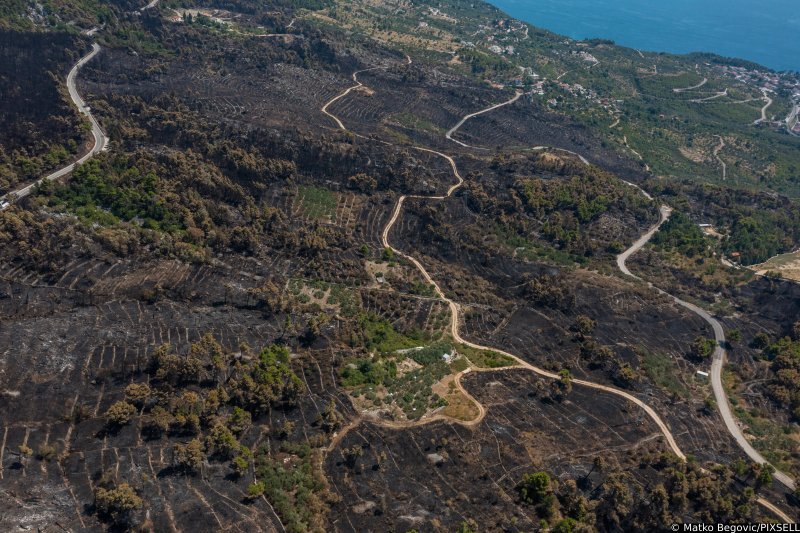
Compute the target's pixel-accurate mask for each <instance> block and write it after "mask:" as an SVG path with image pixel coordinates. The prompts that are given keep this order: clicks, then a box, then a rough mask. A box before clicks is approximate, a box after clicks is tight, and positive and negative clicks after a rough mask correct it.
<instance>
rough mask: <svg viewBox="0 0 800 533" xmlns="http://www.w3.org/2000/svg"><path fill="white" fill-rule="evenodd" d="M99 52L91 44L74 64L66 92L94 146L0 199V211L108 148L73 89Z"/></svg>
mask: <svg viewBox="0 0 800 533" xmlns="http://www.w3.org/2000/svg"><path fill="white" fill-rule="evenodd" d="M99 52H100V45H98V44H97V43H94V44H92V51H91V52H89V53H88V54H86V55H85V56H83V57H82V58H81V59H80V60H79V61H78V62H77V63H75V66H74V67H72V70H70V71H69V74H68V75H67V90H68V91H69V97H70V98H71V99H72V102H73V103H74V104H75V106H76V107H77V108H78V111H80V113H81V114H82V115H85V116H86V117H88V118H89V122H90V123H91V125H92V137H93V139H94V145H93V146H92V148H91V149H90V150H89V151H88V152H87V153H86V154H84V155H83V156H82V157H80V158H78V159H77V160H76V161H75V162H73V163H70V164H69V165H67V166H65V167H63V168H60V169H59V170H56V171H55V172H53V173H52V174H49V175H48V176H45V177H44V178H41V179H39V180H37V181H35V182H33V183H31V184H29V185H26V186H25V187H22V188H20V189H17V190H15V191H12V192H10V193H8V194H7V195H5V196H4V197H3V198H2V199H0V211H2V210H4V209H6V208H8V206H9V205H10V204H11V202H12V201H17V200H20V199H22V198H25V197H26V196H28V195H30V194H31V192H33V189H34V188H35V187H36V186H37V185H39V184H41V183H44V182H45V181H54V180H57V179H58V178H60V177H62V176H66V175H67V174H69V173H70V172H72V171H73V170H75V167H77V166H78V165H80V164H82V163H85V162H86V161H88V160H89V159H91V158H92V157H93V156H95V155H96V154H98V153H100V152H102V151H103V150H105V149H106V148H107V147H108V141H109V139H108V136H107V135H106V134H105V133H104V132H103V129H102V128H101V127H100V124H98V123H97V120H96V119H95V118H94V116H93V115H92V113H91V110H90V109H89V106H87V105H86V102H84V101H83V98H81V95H80V94H78V89H77V88H76V87H75V80H76V78H77V76H78V71H79V70H80V69H81V67H82V66H83V65H85V64H86V63H88V62H89V61H91V60H92V58H93V57H94V56H96V55H97V54H98V53H99Z"/></svg>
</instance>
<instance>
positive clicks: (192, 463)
mask: <svg viewBox="0 0 800 533" xmlns="http://www.w3.org/2000/svg"><path fill="white" fill-rule="evenodd" d="M205 458H206V456H205V453H204V450H203V443H202V442H201V441H200V439H192V440H190V441H189V442H187V443H186V444H175V446H174V447H173V448H172V463H173V465H175V467H176V468H178V469H179V470H181V471H183V472H184V473H187V474H194V473H196V472H199V471H200V469H201V468H202V467H203V461H204V460H205Z"/></svg>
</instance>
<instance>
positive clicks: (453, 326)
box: [321, 69, 686, 459]
mask: <svg viewBox="0 0 800 533" xmlns="http://www.w3.org/2000/svg"><path fill="white" fill-rule="evenodd" d="M365 70H366V69H365ZM370 70H371V69H370ZM358 72H364V71H363V70H362V71H358ZM358 72H356V73H354V74H353V81H355V82H356V85H354V86H353V87H350V88H348V89H346V90H345V91H343V92H342V93H341V94H339V95H338V96H335V97H333V98H332V99H331V100H329V101H328V102H327V103H326V104H325V105H324V106H323V107H322V108H321V110H322V112H323V113H325V114H326V115H328V116H330V117H331V118H333V119H334V120H335V122H336V124H337V125H338V126H339V128H340V129H342V130H344V131H349V130H347V128H346V127H345V126H344V124H343V123H342V121H341V120H340V119H339V118H338V117H336V116H334V115H332V114H331V113H329V112H328V111H327V109H328V107H329V106H330V105H331V104H332V103H334V102H336V101H337V100H339V99H341V98H343V97H345V96H346V95H347V94H349V93H350V92H351V91H352V90H354V89H356V88H358V87H361V86H362V84H361V82H359V81H358V78H357V75H358ZM410 148H413V149H415V150H420V151H423V152H427V153H431V154H434V155H438V156H439V157H442V158H443V159H445V160H446V161H447V162H448V163H449V164H450V167H451V170H452V172H453V176H454V177H455V178H456V182H455V183H454V184H453V185H451V186H450V188H449V189H448V190H447V192H446V193H445V194H444V195H440V196H422V195H402V196H400V198H399V199H398V200H397V203H396V204H395V208H394V211H393V212H392V216H391V217H390V219H389V220H388V222H387V223H386V225H385V226H384V228H383V231H382V233H381V243H382V244H383V246H385V247H386V248H388V249H390V250H392V251H393V252H394V253H395V254H397V255H399V256H401V257H404V258H405V259H407V260H408V261H410V262H411V263H412V264H413V265H414V266H415V267H416V268H417V270H418V271H419V272H420V274H422V277H423V278H424V279H425V281H427V282H428V283H429V284H430V285H431V286H432V287H433V288H434V291H435V292H436V294H437V296H439V298H441V299H442V301H444V302H445V303H447V305H448V306H449V308H450V334H451V336H452V337H453V340H454V341H456V342H458V343H460V344H464V345H466V346H469V347H471V348H474V349H477V350H491V351H494V352H497V353H499V354H501V355H505V356H506V357H509V358H510V359H512V360H514V361H515V362H516V363H517V365H518V366H519V367H520V368H524V369H527V370H530V371H532V372H535V373H536V374H538V375H540V376H542V377H545V378H548V379H554V380H558V379H561V376H560V375H558V374H556V373H553V372H550V371H548V370H545V369H542V368H539V367H537V366H534V365H532V364H530V363H528V362H527V361H525V360H524V359H521V358H520V357H518V356H517V355H514V354H512V353H509V352H506V351H504V350H499V349H497V348H493V347H489V346H483V345H480V344H477V343H474V342H471V341H468V340H466V339H464V338H463V337H462V336H461V334H460V333H459V327H460V310H459V305H458V304H457V303H456V302H454V301H453V300H452V299H450V298H448V297H447V296H446V295H445V293H444V291H443V290H442V288H441V287H440V286H439V284H438V283H437V282H436V281H435V280H434V279H433V278H432V277H431V275H430V274H429V273H428V271H427V270H426V269H425V267H424V266H423V265H422V263H420V262H419V261H418V260H417V259H416V258H415V257H413V256H411V255H409V254H406V253H405V252H403V251H402V250H399V249H397V248H395V247H394V246H392V244H391V242H390V240H389V233H390V232H391V230H392V228H393V227H394V225H395V224H396V222H397V221H398V219H399V218H400V216H401V214H402V211H403V204H404V203H405V201H406V200H407V199H418V200H445V199H447V198H449V197H450V196H452V195H453V193H454V192H455V191H456V190H458V189H459V188H460V187H461V185H462V184H463V183H464V178H463V177H462V176H461V174H460V172H459V170H458V166H457V165H456V162H455V160H454V159H453V158H452V157H451V156H449V155H447V154H444V153H442V152H439V151H436V150H432V149H430V148H424V147H420V146H412V147H410ZM536 148H539V149H544V148H545V147H536ZM565 151H566V152H569V151H568V150H565ZM569 153H572V154H574V155H577V156H578V157H580V159H581V160H582V161H584V162H585V163H586V164H588V161H587V160H586V159H585V158H584V157H583V156H580V155H579V154H577V153H575V152H569ZM473 371H474V370H473ZM464 373H465V372H461V373H459V374H458V375H457V376H456V380H460V379H461V377H462V376H463V375H464ZM572 383H574V384H576V385H580V386H584V387H588V388H592V389H595V390H600V391H603V392H608V393H611V394H615V395H617V396H620V397H622V398H625V399H626V400H628V401H630V402H631V403H633V404H635V405H637V406H638V407H640V408H642V409H643V410H644V411H645V412H646V413H647V415H648V416H649V417H650V418H651V419H652V420H653V422H654V423H655V424H656V426H658V428H659V430H660V431H661V433H662V434H663V435H664V438H665V439H666V441H667V444H668V445H669V447H670V449H671V450H672V451H673V453H675V455H677V456H678V457H679V458H681V459H685V458H686V455H685V454H684V453H683V452H682V451H681V449H680V447H679V446H678V444H677V443H676V442H675V438H674V436H673V435H672V432H671V431H670V429H669V427H668V426H667V424H666V423H665V422H664V421H663V420H662V419H661V417H660V416H659V415H658V413H656V412H655V410H653V408H652V407H650V406H649V405H648V404H646V403H645V402H643V401H642V400H640V399H639V398H637V397H635V396H633V395H632V394H630V393H628V392H625V391H623V390H620V389H617V388H615V387H610V386H607V385H602V384H599V383H594V382H591V381H586V380H583V379H573V380H572ZM473 400H474V399H473ZM476 403H477V402H476ZM482 412H483V410H482ZM435 419H436V417H430V418H429V419H426V421H425V423H429V422H430V421H434V420H435ZM448 420H450V421H451V422H457V423H462V424H474V423H476V422H469V423H465V422H462V421H458V420H453V419H452V418H448Z"/></svg>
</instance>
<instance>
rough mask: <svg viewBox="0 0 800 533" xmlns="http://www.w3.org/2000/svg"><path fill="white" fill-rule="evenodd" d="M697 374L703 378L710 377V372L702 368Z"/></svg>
mask: <svg viewBox="0 0 800 533" xmlns="http://www.w3.org/2000/svg"><path fill="white" fill-rule="evenodd" d="M697 375H698V376H700V377H701V378H706V379H708V372H703V371H702V370H698V371H697Z"/></svg>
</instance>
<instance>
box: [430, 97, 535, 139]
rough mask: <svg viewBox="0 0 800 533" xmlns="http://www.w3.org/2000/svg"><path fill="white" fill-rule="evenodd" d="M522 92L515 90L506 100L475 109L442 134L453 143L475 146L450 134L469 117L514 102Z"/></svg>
mask: <svg viewBox="0 0 800 533" xmlns="http://www.w3.org/2000/svg"><path fill="white" fill-rule="evenodd" d="M522 94H523V92H522V91H520V90H517V91H516V93H515V94H514V96H513V97H512V98H510V99H508V100H506V101H505V102H500V103H499V104H495V105H493V106H490V107H487V108H486V109H481V110H480V111H476V112H475V113H470V114H469V115H466V116H465V117H464V118H462V119H461V120H459V121H458V124H456V125H455V126H453V127H452V128H450V129H449V130H448V131H447V133H445V134H444V136H445V137H446V138H447V139H448V140H450V141H453V142H454V143H457V144H460V145H461V146H464V147H465V148H475V147H474V146H470V145H468V144H466V143H463V142H461V141H459V140H456V139H453V137H452V136H453V134H454V133H455V132H456V131H458V129H459V128H460V127H461V126H463V125H464V123H465V122H466V121H468V120H469V119H471V118H473V117H477V116H478V115H483V114H484V113H488V112H489V111H494V110H495V109H498V108H501V107H503V106H507V105H509V104H513V103H514V102H516V101H517V100H519V98H520V96H522ZM482 150H485V148H482Z"/></svg>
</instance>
